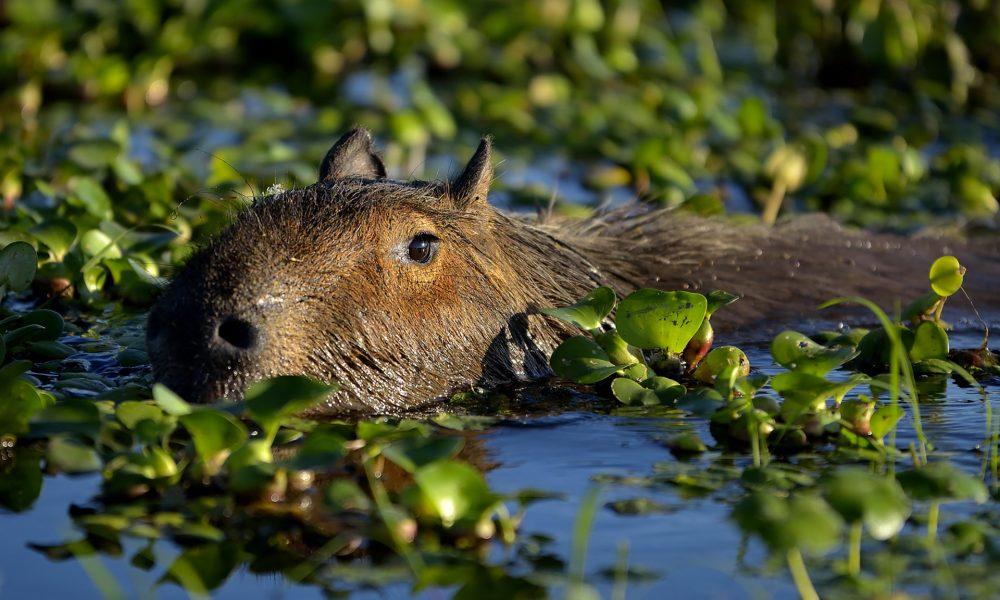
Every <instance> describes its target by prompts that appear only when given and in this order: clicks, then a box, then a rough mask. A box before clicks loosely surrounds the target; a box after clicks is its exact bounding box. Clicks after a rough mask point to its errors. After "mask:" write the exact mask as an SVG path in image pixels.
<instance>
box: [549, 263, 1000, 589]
mask: <svg viewBox="0 0 1000 600" xmlns="http://www.w3.org/2000/svg"><path fill="white" fill-rule="evenodd" d="M965 275H966V272H965V268H964V267H962V266H961V264H959V262H958V260H957V259H956V258H955V257H953V256H944V257H941V258H940V259H938V260H937V261H935V262H934V264H933V265H932V266H931V268H930V271H929V274H928V280H929V284H930V287H931V288H932V292H931V293H930V297H931V299H930V301H928V300H927V299H921V300H918V301H916V303H917V304H918V305H919V306H921V307H922V310H919V311H913V310H908V311H907V314H908V315H910V317H911V319H912V320H913V322H914V323H916V325H915V326H914V325H910V326H907V325H904V324H902V323H900V322H893V321H892V320H891V319H890V318H889V317H888V316H887V315H886V313H885V312H883V311H882V310H881V309H879V308H878V307H877V306H875V305H873V304H871V303H870V302H868V301H867V300H864V299H862V298H855V299H852V298H841V299H834V300H831V301H830V302H828V303H827V304H826V305H825V306H831V305H833V304H837V303H841V302H857V303H861V304H863V305H865V306H868V307H869V308H870V309H871V310H872V312H873V313H874V315H875V316H876V317H877V319H878V320H879V322H880V323H881V327H880V328H874V329H871V330H858V331H852V332H850V333H849V334H840V335H837V334H835V333H829V334H826V335H819V336H815V338H817V339H814V338H810V337H808V336H806V335H804V334H802V333H799V332H797V331H784V332H782V333H780V334H778V335H777V336H775V337H774V339H773V341H772V343H771V347H770V350H771V356H772V357H773V359H774V362H775V363H777V364H778V365H780V366H782V367H784V368H785V369H787V370H786V371H784V372H780V373H777V374H775V375H773V376H766V375H762V374H752V373H751V369H750V364H749V361H748V359H747V356H746V354H745V353H743V351H742V350H740V349H739V348H736V347H734V346H721V347H716V348H714V349H712V350H711V351H709V352H708V353H707V355H705V354H704V353H703V352H699V353H697V354H694V355H690V354H688V353H687V352H686V351H685V350H686V348H687V347H688V345H689V344H690V343H691V342H692V339H693V338H694V337H695V332H696V330H697V329H698V328H697V327H695V326H694V325H697V324H701V323H702V322H704V323H708V311H707V310H706V307H707V305H708V302H707V301H706V298H705V296H702V295H701V294H697V293H692V292H663V291H658V290H638V291H636V292H634V293H632V294H631V295H629V296H628V297H626V298H625V299H624V300H622V302H621V303H619V304H618V307H617V310H615V302H614V300H615V298H614V295H613V293H612V292H611V291H610V290H608V289H607V288H600V289H598V290H597V291H595V292H593V293H591V294H589V295H588V296H586V297H585V298H583V299H581V300H580V301H579V302H578V303H576V304H574V305H573V307H571V309H550V310H546V311H544V312H545V313H546V314H548V315H550V316H553V317H557V318H561V319H564V320H566V321H568V322H570V323H573V324H576V325H578V326H582V327H584V328H585V329H587V331H588V333H589V334H590V336H591V337H592V338H593V339H590V338H588V337H585V336H576V337H572V338H570V339H569V340H567V341H566V342H564V343H563V344H562V345H560V346H559V348H557V349H556V351H555V352H553V354H552V361H551V362H552V368H553V370H554V371H555V372H556V374H557V375H559V376H561V377H564V378H567V379H571V380H573V381H575V382H577V383H583V384H597V383H599V382H601V381H603V380H605V379H606V378H608V377H610V376H612V375H618V377H616V378H615V379H614V380H613V381H612V383H611V388H610V389H611V393H612V394H613V395H614V396H615V397H616V398H617V399H618V400H619V401H620V402H621V403H622V404H624V405H627V406H657V405H666V406H674V407H677V408H678V409H680V410H682V411H685V412H688V413H691V414H692V415H695V416H697V417H703V418H707V419H708V420H709V423H710V425H711V427H710V430H711V433H712V435H713V437H714V438H715V440H716V443H717V444H718V445H719V446H722V447H725V446H730V447H736V448H742V447H745V446H747V445H749V446H750V448H751V450H752V456H753V461H752V463H751V465H750V466H748V467H746V468H745V469H744V470H743V471H742V474H741V475H736V474H733V475H731V477H733V478H736V477H739V478H741V479H742V480H743V484H744V486H745V487H747V488H748V489H749V492H748V494H747V495H746V496H745V497H744V498H743V499H742V500H740V501H739V502H738V503H737V504H736V506H735V507H734V509H733V518H734V520H735V521H736V522H737V524H738V525H739V526H740V527H741V528H742V529H743V530H744V531H745V532H746V533H747V534H750V535H754V536H757V537H759V538H760V539H761V540H762V541H763V542H764V544H765V545H766V546H767V547H768V548H769V550H770V551H771V552H773V553H776V554H778V555H783V556H784V557H785V558H786V561H787V565H788V569H789V571H790V573H791V576H792V578H793V580H794V582H795V585H796V587H797V588H798V591H799V594H800V595H801V596H802V597H803V598H818V597H819V595H818V594H817V592H816V590H815V588H814V586H813V583H812V581H811V579H810V577H809V573H808V570H807V567H806V563H805V561H804V559H803V553H806V554H810V555H815V556H822V555H824V554H827V553H829V552H830V551H831V550H833V549H834V548H836V547H837V546H838V545H839V544H840V543H841V542H842V538H843V532H844V530H845V529H846V530H847V534H848V539H847V543H848V558H847V566H846V573H847V574H848V575H849V576H851V577H854V578H857V577H860V576H861V574H862V563H861V543H862V536H863V532H867V533H868V535H869V536H871V537H872V538H873V539H875V540H878V541H886V540H890V539H891V538H894V537H896V536H897V535H898V534H899V533H900V532H901V531H902V529H903V527H904V525H905V523H906V521H907V518H908V517H909V516H910V514H911V510H912V506H913V504H914V503H916V502H924V503H927V505H928V516H927V533H926V539H927V543H928V544H931V545H933V544H934V543H935V541H936V536H937V527H938V519H939V514H938V512H939V507H940V503H941V502H944V501H948V500H970V499H971V500H974V501H975V502H979V503H983V502H986V500H987V499H988V497H989V496H988V492H987V488H986V486H985V484H984V483H983V481H982V479H981V478H980V477H977V476H974V475H970V474H968V473H965V472H963V471H962V470H960V469H957V468H955V467H954V466H953V465H952V464H950V463H949V462H947V461H946V460H938V459H936V458H935V457H934V456H933V452H932V449H929V448H928V443H927V440H926V438H925V437H924V434H923V432H922V428H921V418H920V411H919V402H920V399H919V396H918V387H917V383H916V377H917V375H918V374H919V375H922V376H927V377H941V376H947V375H952V374H954V375H955V376H956V377H960V378H962V379H963V380H964V381H966V382H968V383H969V384H971V385H978V384H977V382H976V380H975V379H974V377H973V376H972V375H971V374H970V373H969V372H968V371H967V370H966V369H965V368H964V367H962V366H960V365H958V364H956V363H955V362H953V361H952V360H950V358H951V357H952V356H953V355H952V354H951V353H950V352H949V348H950V344H949V339H948V334H947V332H946V330H945V328H946V326H947V325H946V324H945V323H944V322H943V321H942V320H941V311H942V309H943V305H944V302H945V300H947V298H948V297H949V296H952V295H954V294H955V293H957V292H958V291H959V290H960V289H961V287H962V283H963V280H964V277H965ZM713 296H714V297H716V298H725V299H726V301H727V302H728V301H733V300H735V297H733V296H731V295H728V294H725V293H724V292H713V294H710V295H709V297H713ZM716 304H717V305H721V303H719V302H717V303H716ZM612 312H614V315H615V317H614V322H613V323H612V322H611V315H612ZM580 314H586V315H587V317H588V318H587V319H586V320H581V319H579V318H578V315H580ZM616 326H617V328H616ZM910 327H912V329H911V328H910ZM607 339H614V340H616V342H617V343H616V344H615V347H614V352H611V351H609V350H608V347H607V346H606V345H605V344H603V343H601V341H602V340H607ZM695 342H696V343H698V344H705V340H704V339H698V340H695ZM985 343H986V342H985V341H984V345H983V349H985ZM707 345H708V346H711V345H712V339H711V337H709V338H708V339H707ZM682 351H685V356H684V357H682V356H681V352H682ZM687 356H693V357H694V358H695V361H694V362H693V363H692V362H688V361H686V360H685V358H686V357H687ZM701 356H704V359H702V358H701ZM835 369H844V370H848V371H851V370H853V371H854V372H853V373H849V374H847V375H846V377H837V378H835V379H833V378H829V375H830V374H831V372H832V371H834V370H835ZM858 371H864V372H858ZM659 372H665V373H670V374H671V375H673V376H676V377H678V378H679V379H681V381H680V382H679V381H676V380H674V379H669V378H667V377H664V376H662V375H659V374H658V373H659ZM883 374H884V375H883ZM862 385H866V386H868V389H869V393H868V394H864V393H858V394H855V395H853V396H852V397H851V398H846V397H847V396H848V394H850V393H851V392H852V390H854V389H855V388H858V387H859V386H862ZM685 386H691V387H693V388H694V389H692V390H691V391H688V388H687V387H685ZM768 390H770V392H771V393H772V394H774V393H776V394H777V395H778V397H779V398H780V401H778V400H776V399H775V398H774V396H773V395H771V394H769V393H768ZM885 393H887V395H888V396H889V397H888V399H883V398H882V395H883V394H885ZM845 398H846V399H845ZM902 399H905V400H906V401H907V403H908V405H909V407H910V413H911V417H912V420H913V428H914V431H915V432H916V434H917V437H918V443H919V451H913V447H912V446H911V451H913V454H912V459H913V462H914V467H913V468H911V469H908V470H905V471H897V470H896V463H897V461H899V460H900V459H901V458H902V457H903V456H904V455H903V454H902V453H901V452H900V451H899V450H898V449H897V448H896V446H895V442H894V441H892V440H890V441H888V442H887V441H886V436H890V437H891V438H893V439H894V438H895V429H896V427H897V424H898V423H899V421H900V419H902V418H903V416H904V410H903V409H902V408H901V405H900V401H901V400H902ZM989 427H992V425H989ZM991 435H992V434H991ZM666 443H667V446H668V447H669V448H670V449H671V451H672V452H673V453H674V454H676V455H678V456H684V455H689V454H690V453H700V452H705V451H707V450H708V446H707V445H706V444H705V443H703V442H702V441H701V440H700V439H699V438H698V437H697V436H696V435H693V434H681V435H676V436H673V437H671V438H670V439H668V440H667V441H666ZM990 443H991V444H992V445H991V448H990V450H989V451H988V453H989V454H990V455H993V456H995V455H996V453H997V451H998V448H997V447H996V445H995V443H994V442H993V441H991V442H990ZM830 444H832V445H833V446H834V447H836V448H837V451H838V453H840V454H841V455H842V456H843V457H844V459H847V460H846V462H847V464H845V465H843V466H839V465H838V466H832V467H831V468H829V469H827V471H826V472H825V473H824V474H823V476H822V477H821V478H819V479H818V480H817V479H812V478H806V479H803V480H798V481H796V480H794V479H793V480H790V481H788V485H775V484H777V481H775V480H774V474H772V473H769V472H768V471H769V470H773V469H774V467H773V466H771V464H770V460H771V459H770V456H771V455H772V454H773V453H780V454H782V455H788V454H789V453H796V452H804V451H814V450H815V449H818V448H821V447H823V446H826V445H830ZM987 462H991V463H992V464H993V466H992V475H991V477H992V479H993V480H994V484H996V481H997V471H996V466H995V463H996V459H995V458H992V459H988V460H987V461H986V462H984V465H985V464H986V463H987ZM852 463H862V464H863V463H868V465H869V468H868V469H863V468H860V467H857V466H854V465H853V464H852ZM623 506H624V505H620V506H619V507H618V508H616V510H624V508H623ZM630 510H631V509H630Z"/></svg>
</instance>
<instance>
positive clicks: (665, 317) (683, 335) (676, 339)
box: [616, 288, 708, 354]
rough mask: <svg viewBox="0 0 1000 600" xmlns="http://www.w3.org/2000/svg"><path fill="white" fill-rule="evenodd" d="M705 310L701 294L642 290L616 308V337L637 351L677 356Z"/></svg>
mask: <svg viewBox="0 0 1000 600" xmlns="http://www.w3.org/2000/svg"><path fill="white" fill-rule="evenodd" d="M707 306H708V301H707V300H706V299H705V297H704V296H702V295H701V294H696V293H693V292H663V291H660V290H654V289H649V288H644V289H641V290H638V291H635V292H633V293H632V294H630V295H629V296H628V297H627V298H625V299H624V300H622V301H621V304H620V305H619V306H618V313H617V319H616V324H617V326H618V334H619V335H621V336H622V339H624V340H625V341H626V342H628V343H629V344H631V345H632V346H635V347H636V348H645V349H654V348H663V349H666V350H668V351H670V352H673V353H674V354H679V353H680V352H681V351H683V350H684V347H685V346H686V345H687V343H688V342H689V341H690V340H691V338H692V337H693V336H694V334H695V332H697V331H698V328H699V327H700V326H701V323H702V320H703V319H704V318H705V313H706V311H707Z"/></svg>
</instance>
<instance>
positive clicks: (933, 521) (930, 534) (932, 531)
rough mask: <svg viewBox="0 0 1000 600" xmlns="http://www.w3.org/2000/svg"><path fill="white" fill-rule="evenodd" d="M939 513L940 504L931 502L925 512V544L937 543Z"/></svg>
mask: <svg viewBox="0 0 1000 600" xmlns="http://www.w3.org/2000/svg"><path fill="white" fill-rule="evenodd" d="M940 512H941V503H940V502H938V501H936V500H935V501H934V502H931V507H930V508H929V509H928V510H927V543H928V545H930V544H933V543H934V542H935V541H937V528H938V513H940Z"/></svg>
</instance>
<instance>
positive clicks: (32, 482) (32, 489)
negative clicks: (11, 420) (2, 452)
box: [0, 420, 42, 512]
mask: <svg viewBox="0 0 1000 600" xmlns="http://www.w3.org/2000/svg"><path fill="white" fill-rule="evenodd" d="M0 423H3V420H0ZM7 452H8V454H7V456H8V458H7V459H6V460H5V461H4V462H5V466H4V467H3V472H2V474H0V507H3V508H4V509H6V510H9V511H13V512H24V511H25V510H28V509H29V508H31V506H32V505H33V504H34V503H35V500H37V499H38V495H39V494H40V493H41V492H42V469H41V455H40V454H39V452H38V451H36V450H34V449H32V450H28V449H25V448H18V449H17V450H14V451H9V450H8V451H7ZM12 462H13V464H11V463H12Z"/></svg>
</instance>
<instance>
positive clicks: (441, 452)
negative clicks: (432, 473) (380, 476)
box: [310, 435, 465, 473]
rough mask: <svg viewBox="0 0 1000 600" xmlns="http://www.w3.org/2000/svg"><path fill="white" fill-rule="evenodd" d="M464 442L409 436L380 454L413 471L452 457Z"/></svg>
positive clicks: (460, 440)
mask: <svg viewBox="0 0 1000 600" xmlns="http://www.w3.org/2000/svg"><path fill="white" fill-rule="evenodd" d="M310 437H311V436H310ZM464 444H465V440H463V439H462V438H461V437H459V436H457V435H455V436H434V437H427V438H424V437H419V436H410V437H405V438H403V439H401V440H399V441H398V442H394V443H392V444H390V445H388V446H386V447H385V448H383V449H382V455H383V456H385V457H386V458H388V459H389V460H391V461H392V462H394V463H396V464H397V465H399V466H400V467H402V468H403V469H404V470H406V471H408V472H410V473H413V472H415V471H416V470H417V469H419V468H420V467H423V466H425V465H429V464H430V463H432V462H434V461H437V460H444V459H449V458H454V457H455V455H456V454H458V452H459V450H461V449H462V446H463V445H464Z"/></svg>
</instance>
